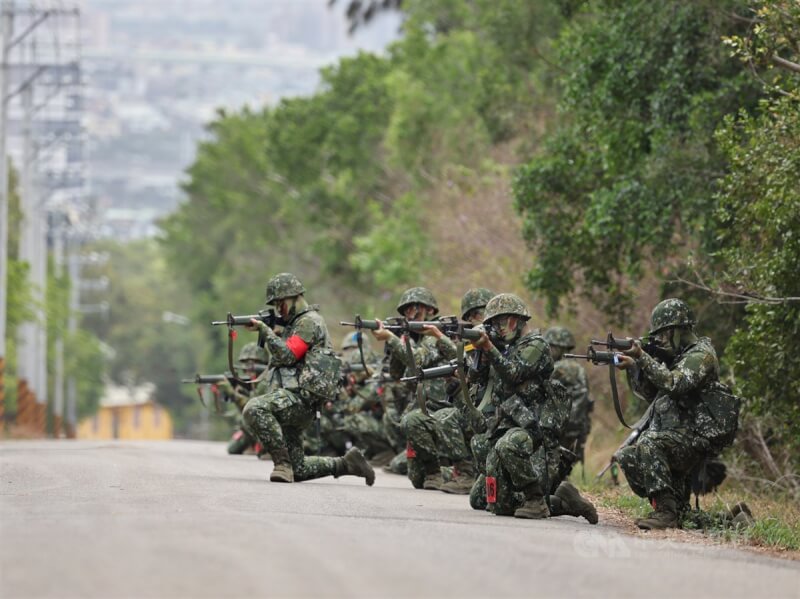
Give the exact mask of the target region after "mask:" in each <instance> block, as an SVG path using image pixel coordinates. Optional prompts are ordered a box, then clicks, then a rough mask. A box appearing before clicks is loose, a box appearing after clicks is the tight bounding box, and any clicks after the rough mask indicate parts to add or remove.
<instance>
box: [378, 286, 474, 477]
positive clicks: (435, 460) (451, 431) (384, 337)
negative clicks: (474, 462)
mask: <svg viewBox="0 0 800 599" xmlns="http://www.w3.org/2000/svg"><path fill="white" fill-rule="evenodd" d="M397 311H398V312H399V313H400V314H401V315H402V316H404V317H405V318H407V319H408V320H433V319H434V318H435V317H436V314H438V313H439V307H438V305H437V303H436V298H435V297H434V296H433V293H431V291H430V290H429V289H426V288H425V287H412V288H411V289H407V290H406V291H404V292H403V294H402V295H401V297H400V302H399V303H398V304H397ZM373 335H374V336H375V338H376V339H377V340H378V341H385V342H386V344H387V346H388V348H389V349H388V351H389V353H390V363H389V369H390V375H391V376H392V377H393V378H395V379H399V378H400V377H401V376H402V375H403V374H405V375H407V376H408V375H413V374H415V373H416V370H417V369H418V368H430V367H432V366H439V365H441V364H443V363H444V362H445V359H444V357H443V356H442V354H441V352H440V351H439V349H438V348H437V346H436V340H435V339H434V338H432V337H429V336H423V335H417V334H415V333H411V335H410V339H409V342H410V343H411V346H412V356H411V357H409V355H408V351H407V349H406V347H405V343H404V341H401V340H400V339H399V338H398V337H397V336H396V335H395V334H394V333H392V332H391V331H387V330H386V329H384V328H383V326H382V325H381V328H379V329H378V330H377V331H373ZM412 359H413V363H412V361H411V360H412ZM419 384H421V385H424V387H423V391H424V393H423V396H424V401H425V405H426V411H427V414H425V413H423V411H422V410H421V409H420V407H419V406H418V405H417V403H416V402H414V401H411V402H409V404H408V407H407V409H406V412H405V414H404V415H403V417H402V420H401V427H402V429H403V432H404V433H405V435H406V439H407V443H408V444H407V449H406V456H407V458H408V466H407V468H408V478H409V480H410V481H411V484H412V485H413V486H414V488H416V489H428V490H435V491H438V490H440V489H441V488H442V485H443V484H444V480H443V478H442V472H441V466H442V465H449V464H447V463H444V464H443V463H442V461H443V460H444V461H446V462H449V463H450V464H452V463H459V462H463V461H464V460H465V459H466V458H467V457H468V456H469V450H468V448H467V446H466V444H465V443H464V439H463V435H462V434H461V430H460V428H459V425H458V412H457V410H456V409H455V408H453V407H451V406H450V404H449V403H448V401H447V394H446V391H445V381H444V380H443V379H433V380H431V381H425V382H422V383H419Z"/></svg>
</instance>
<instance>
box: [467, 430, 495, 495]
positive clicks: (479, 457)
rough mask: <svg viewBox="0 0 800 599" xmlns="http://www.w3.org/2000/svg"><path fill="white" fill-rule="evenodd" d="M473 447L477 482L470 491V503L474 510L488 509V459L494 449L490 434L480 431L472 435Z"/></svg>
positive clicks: (471, 443)
mask: <svg viewBox="0 0 800 599" xmlns="http://www.w3.org/2000/svg"><path fill="white" fill-rule="evenodd" d="M470 447H471V449H472V459H473V462H474V464H475V474H476V477H475V482H474V483H473V485H472V489H471V490H470V492H469V504H470V506H471V507H472V509H474V510H485V509H486V505H487V504H486V459H487V458H488V457H489V452H490V451H491V450H492V442H491V441H490V440H489V435H488V434H486V433H480V434H477V435H475V436H473V437H472V440H471V441H470Z"/></svg>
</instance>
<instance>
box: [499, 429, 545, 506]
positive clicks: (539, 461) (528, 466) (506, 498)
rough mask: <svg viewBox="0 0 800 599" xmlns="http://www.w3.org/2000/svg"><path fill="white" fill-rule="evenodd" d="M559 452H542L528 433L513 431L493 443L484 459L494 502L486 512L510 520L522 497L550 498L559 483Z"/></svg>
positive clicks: (543, 450) (542, 449)
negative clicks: (493, 489) (490, 481)
mask: <svg viewBox="0 0 800 599" xmlns="http://www.w3.org/2000/svg"><path fill="white" fill-rule="evenodd" d="M560 456H561V453H560V449H559V448H558V447H555V448H553V449H550V450H548V451H547V452H545V448H544V445H543V444H541V443H534V441H533V439H532V438H531V436H530V434H528V431H526V430H525V429H523V428H519V427H515V428H512V429H510V430H508V431H507V432H506V433H505V434H504V435H503V436H502V437H500V439H498V441H497V443H495V445H494V447H493V448H492V450H491V451H490V452H489V456H488V457H487V459H486V477H487V481H488V480H492V479H493V480H494V483H495V485H494V486H495V489H496V490H495V493H494V495H495V501H494V502H493V503H492V502H489V509H490V511H493V512H494V513H495V514H497V515H500V516H513V515H514V510H516V509H517V508H518V507H521V505H522V503H524V501H525V499H526V497H531V496H537V495H538V496H543V495H545V494H548V495H549V494H550V493H551V492H552V490H553V489H555V488H556V487H557V486H558V484H559V483H560V482H561V481H560V480H558V478H559V463H560Z"/></svg>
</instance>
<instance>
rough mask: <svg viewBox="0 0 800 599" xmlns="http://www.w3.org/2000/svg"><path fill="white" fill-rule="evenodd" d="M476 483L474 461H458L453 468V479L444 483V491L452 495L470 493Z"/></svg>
mask: <svg viewBox="0 0 800 599" xmlns="http://www.w3.org/2000/svg"><path fill="white" fill-rule="evenodd" d="M473 484H475V473H474V470H473V468H472V462H458V463H456V465H455V467H454V468H453V479H452V480H450V481H448V482H446V483H444V484H443V485H442V491H443V492H445V493H450V494H452V495H469V493H470V491H471V490H472V485H473Z"/></svg>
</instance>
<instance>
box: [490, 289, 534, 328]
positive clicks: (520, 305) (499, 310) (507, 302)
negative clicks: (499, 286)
mask: <svg viewBox="0 0 800 599" xmlns="http://www.w3.org/2000/svg"><path fill="white" fill-rule="evenodd" d="M505 315H509V316H510V315H513V316H519V317H521V318H524V319H525V320H528V319H529V318H530V317H531V313H530V312H528V307H527V306H526V305H525V302H523V301H522V298H520V297H519V296H518V295H514V294H513V293H501V294H499V295H495V296H494V297H493V298H492V299H490V300H489V303H488V304H486V314H485V315H484V318H483V322H489V321H490V320H491V319H492V318H496V317H497V316H505Z"/></svg>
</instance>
